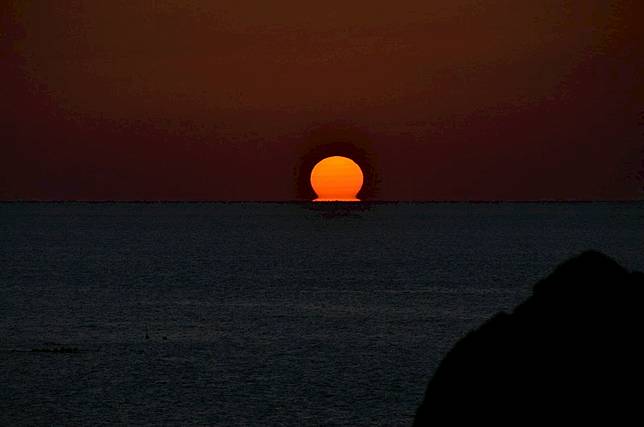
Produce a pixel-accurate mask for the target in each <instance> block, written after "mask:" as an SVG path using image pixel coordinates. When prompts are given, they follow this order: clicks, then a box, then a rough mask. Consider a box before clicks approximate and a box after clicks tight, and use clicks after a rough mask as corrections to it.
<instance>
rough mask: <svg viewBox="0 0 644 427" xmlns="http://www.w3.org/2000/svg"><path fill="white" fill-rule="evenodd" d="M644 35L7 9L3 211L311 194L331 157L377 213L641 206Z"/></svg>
mask: <svg viewBox="0 0 644 427" xmlns="http://www.w3.org/2000/svg"><path fill="white" fill-rule="evenodd" d="M642 22H644V2H642V1H641V0H634V1H605V0H580V1H549V0H538V1H533V0H525V1H520V2H517V1H472V0H440V1H439V0H413V1H405V0H400V1H387V2H379V1H374V0H371V1H353V2H348V1H346V0H344V1H335V0H333V1H330V0H325V1H319V2H303V1H277V0H276V1H265V0H256V1H243V0H240V1H234V2H233V1H230V2H228V1H196V0H194V1H185V0H157V1H133V0H122V1H121V0H110V1H94V0H87V1H63V0H59V1H51V2H45V1H24V0H10V1H3V2H2V4H1V5H0V88H1V91H0V96H1V98H2V102H0V199H4V200H14V199H47V200H51V199H57V200H60V199H100V200H105V199H118V200H132V199H146V200H158V199H172V200H187V199H192V200H194V199H198V200H292V199H296V198H307V197H309V194H308V193H307V189H303V187H302V183H303V182H304V178H303V175H305V173H303V172H302V171H303V170H306V168H308V164H307V163H303V162H305V161H309V162H310V161H311V157H315V156H314V154H312V153H317V152H323V151H324V150H321V148H320V147H324V146H327V145H329V144H335V143H340V144H344V146H345V147H349V151H350V150H351V147H355V149H356V150H359V151H360V152H361V153H363V154H364V156H363V158H362V159H357V160H358V161H359V162H360V161H363V162H366V163H368V165H366V166H365V167H367V168H369V170H370V172H368V173H366V175H365V177H366V179H367V180H368V183H367V184H366V186H367V187H366V188H365V191H366V193H365V194H367V197H366V198H376V199H383V200H445V199H449V200H462V199H468V200H472V199H475V200H481V199H495V200H496V199H510V200H517V199H518V200H526V199H644V176H642V175H643V174H644V172H643V170H644V78H643V76H644V29H643V27H644V25H642ZM316 150H317V151H316ZM347 153H348V152H345V153H328V154H347ZM307 159H308V160H307ZM306 178H308V177H306Z"/></svg>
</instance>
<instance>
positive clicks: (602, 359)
mask: <svg viewBox="0 0 644 427" xmlns="http://www.w3.org/2000/svg"><path fill="white" fill-rule="evenodd" d="M643 291H644V274H642V273H637V272H634V273H631V272H628V271H626V270H625V269H624V268H622V267H621V266H620V265H618V264H617V263H616V262H615V261H613V260H612V259H610V258H608V257H606V256H605V255H602V254H600V253H598V252H585V253H583V254H581V255H579V256H577V257H575V258H573V259H571V260H568V261H566V262H565V263H563V264H561V265H559V266H558V267H557V268H556V269H555V271H554V272H553V273H552V274H551V275H550V276H548V277H547V278H546V279H544V280H541V281H540V282H539V283H537V284H536V285H535V287H534V290H533V295H532V296H531V297H530V298H529V299H528V300H527V301H525V302H524V303H522V304H521V305H519V306H518V307H517V308H516V309H515V310H514V312H513V313H512V314H505V313H501V314H498V315H496V316H495V317H494V318H492V319H491V320H489V321H488V322H487V323H485V324H484V325H483V326H481V327H480V328H479V329H477V330H475V331H473V332H470V333H469V334H468V335H466V336H465V337H464V338H462V339H461V340H460V341H459V342H458V343H457V344H456V345H455V346H454V348H453V349H452V350H451V351H450V352H449V353H448V354H447V356H446V357H445V358H444V360H443V361H442V362H441V364H440V366H439V367H438V369H437V370H436V372H435V374H434V376H433V378H432V379H431V381H430V382H429V384H428V386H427V390H426V393H425V398H424V401H423V402H422V404H421V406H420V407H419V408H418V411H417V413H416V418H415V422H414V425H415V426H424V425H461V424H462V423H468V424H472V423H473V422H476V423H477V424H479V425H488V424H490V425H494V424H497V425H498V424H506V425H508V424H513V425H525V424H529V423H531V422H535V421H538V422H541V423H544V422H548V423H549V424H555V423H556V422H557V421H568V422H571V421H574V422H590V421H593V422H598V421H599V422H603V423H610V424H612V425H619V424H620V421H619V420H620V419H623V420H631V421H630V422H633V421H635V422H634V424H638V422H636V420H637V419H641V418H642V411H641V409H640V407H641V405H642V399H641V398H642V382H641V380H642V375H641V368H640V366H641V364H642V363H644V358H643V357H642V354H643V353H642V350H641V349H640V348H639V347H640V345H641V344H642V342H641V341H642V339H641V337H642V324H641V321H640V319H641V317H642V316H641V313H642V312H643V304H644V300H643V299H642V295H643ZM465 425H467V424H465ZM602 425H603V424H602Z"/></svg>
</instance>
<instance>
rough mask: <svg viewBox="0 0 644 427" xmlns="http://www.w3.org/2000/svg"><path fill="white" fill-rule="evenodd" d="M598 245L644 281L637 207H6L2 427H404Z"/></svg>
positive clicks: (0, 312)
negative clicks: (464, 359)
mask: <svg viewBox="0 0 644 427" xmlns="http://www.w3.org/2000/svg"><path fill="white" fill-rule="evenodd" d="M587 249H595V250H599V251H602V252H604V253H605V254H607V255H609V256H611V257H613V258H614V259H616V260H617V261H618V262H620V263H621V264H622V265H624V266H625V267H627V268H628V269H634V270H640V271H644V203H643V202H619V203H598V202H596V203H353V204H351V203H349V204H346V203H345V204H341V203H340V204H336V203H2V204H0V424H1V425H105V424H110V425H114V424H116V425H144V424H145V425H213V426H219V425H221V426H255V425H256V426H271V425H276V426H308V425H311V426H317V425H350V426H362V425H377V426H408V425H410V424H411V423H412V420H413V417H414V413H415V411H416V408H417V406H418V404H419V403H420V402H421V400H422V399H423V394H424V390H425V387H426V385H427V382H428V381H429V379H430V378H431V376H432V373H433V372H434V371H435V369H436V368H437V366H438V364H439V363H440V361H441V359H442V358H443V357H444V356H445V354H446V353H447V352H448V351H449V350H450V348H451V347H452V346H453V345H454V344H455V343H456V341H457V340H458V339H459V338H461V337H462V336H464V335H465V334H466V333H467V332H468V331H471V330H472V329H474V328H476V327H478V326H480V325H481V324H482V323H483V322H485V321H486V320H487V319H489V318H490V317H492V316H493V315H494V314H495V313H497V312H500V311H512V310H513V308H514V307H515V306H516V305H518V304H519V303H521V302H522V301H523V300H525V299H526V298H527V297H528V296H529V295H530V293H531V291H532V287H533V285H534V284H535V283H536V282H537V281H538V280H539V279H541V278H544V277H545V276H546V275H548V274H549V273H550V272H551V271H553V269H554V268H555V267H556V265H557V264H558V263H560V262H562V261H564V260H566V259H567V258H569V257H571V256H574V255H576V254H579V253H580V252H582V251H584V250H587ZM598 315H601V313H598Z"/></svg>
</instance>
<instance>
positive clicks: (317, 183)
mask: <svg viewBox="0 0 644 427" xmlns="http://www.w3.org/2000/svg"><path fill="white" fill-rule="evenodd" d="M363 183H364V176H363V174H362V169H360V166H358V164H357V163H356V162H354V161H353V160H351V159H349V158H347V157H342V156H333V157H327V158H326V159H323V160H321V161H320V162H318V164H316V165H315V167H314V168H313V170H312V171H311V186H312V187H313V191H315V194H317V196H318V197H317V199H315V200H314V201H315V202H358V201H360V199H358V197H357V196H358V192H359V191H360V189H361V188H362V184H363Z"/></svg>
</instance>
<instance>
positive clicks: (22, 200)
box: [0, 198, 644, 204]
mask: <svg viewBox="0 0 644 427" xmlns="http://www.w3.org/2000/svg"><path fill="white" fill-rule="evenodd" d="M638 202H644V198H642V199H422V200H414V199H407V200H405V199H401V200H389V199H381V200H364V199H359V200H351V201H342V200H338V201H326V200H325V203H341V204H378V203H382V204H392V203H638ZM0 203H140V204H145V203H149V204H152V203H177V204H178V203H204V204H205V203H272V204H278V203H292V204H295V203H298V204H305V203H306V204H308V203H311V204H313V203H318V202H317V201H316V200H302V199H292V200H259V199H255V200H253V199H248V200H239V199H232V200H225V199H217V200H207V199H186V200H181V199H4V200H3V199H0Z"/></svg>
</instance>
